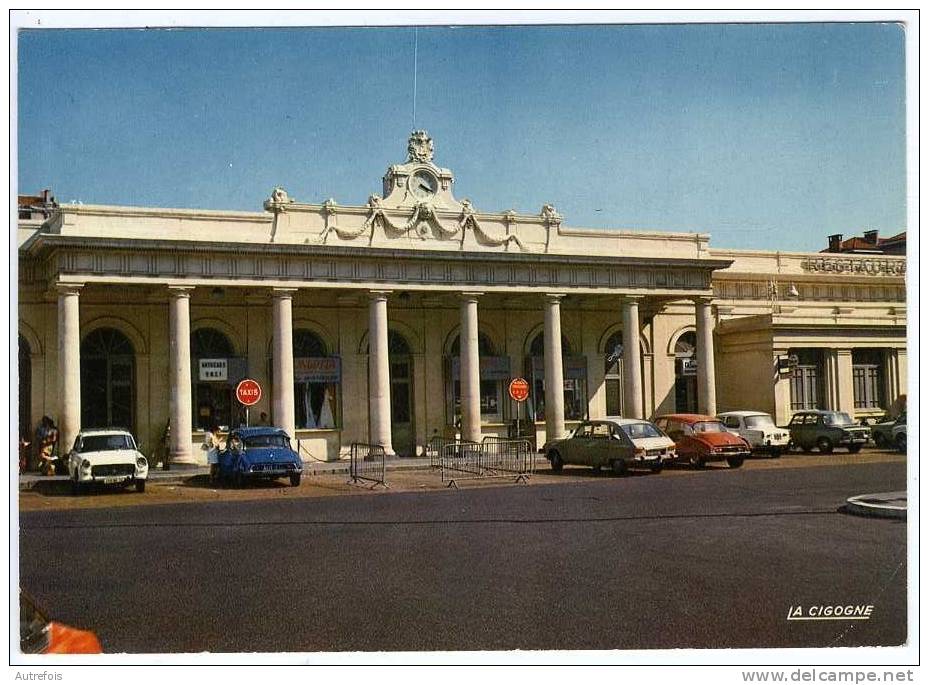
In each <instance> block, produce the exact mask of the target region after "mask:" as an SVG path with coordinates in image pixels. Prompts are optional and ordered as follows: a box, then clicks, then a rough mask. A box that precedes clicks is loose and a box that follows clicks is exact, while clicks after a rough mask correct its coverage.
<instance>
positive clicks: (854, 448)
mask: <svg viewBox="0 0 929 685" xmlns="http://www.w3.org/2000/svg"><path fill="white" fill-rule="evenodd" d="M862 447H863V445H849V446H848V453H849V454H858V453H859V452H860V451H861V448H862Z"/></svg>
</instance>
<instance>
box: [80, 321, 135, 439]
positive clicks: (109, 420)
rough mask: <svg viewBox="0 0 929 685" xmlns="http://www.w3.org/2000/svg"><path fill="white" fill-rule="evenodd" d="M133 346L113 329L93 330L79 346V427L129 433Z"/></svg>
mask: <svg viewBox="0 0 929 685" xmlns="http://www.w3.org/2000/svg"><path fill="white" fill-rule="evenodd" d="M134 366H135V352H134V350H133V348H132V343H131V342H129V339H128V338H127V337H126V336H125V335H123V334H122V333H121V332H119V331H117V330H115V329H113V328H99V329H97V330H95V331H92V332H91V333H89V334H88V335H87V337H86V338H84V341H83V342H82V343H81V427H82V428H109V427H117V428H124V429H126V430H129V431H132V430H133V428H134V426H133V424H134V416H133V407H132V395H133V368H134Z"/></svg>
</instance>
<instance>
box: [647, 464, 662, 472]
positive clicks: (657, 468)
mask: <svg viewBox="0 0 929 685" xmlns="http://www.w3.org/2000/svg"><path fill="white" fill-rule="evenodd" d="M648 468H649V470H650V471H651V472H652V473H661V469H662V468H664V465H663V464H662V463H661V462H658V463H657V464H652V465H651V466H649V467H648Z"/></svg>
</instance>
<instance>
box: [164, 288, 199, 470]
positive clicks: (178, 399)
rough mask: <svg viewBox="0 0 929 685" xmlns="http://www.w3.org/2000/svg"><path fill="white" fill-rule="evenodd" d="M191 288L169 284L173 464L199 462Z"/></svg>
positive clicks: (170, 410) (170, 414) (170, 408)
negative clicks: (196, 455) (194, 438)
mask: <svg viewBox="0 0 929 685" xmlns="http://www.w3.org/2000/svg"><path fill="white" fill-rule="evenodd" d="M192 290H193V288H191V287H186V286H183V287H175V286H168V294H169V297H170V301H169V303H168V307H169V309H168V341H169V353H168V354H169V360H168V362H169V372H168V377H169V381H170V384H171V397H170V400H169V410H168V417H169V419H170V421H171V454H170V456H169V460H170V462H171V463H173V464H196V463H197V460H196V459H195V458H194V449H193V442H192V440H191V433H192V432H193V413H194V408H193V401H192V399H191V396H192V389H191V382H190V377H191V368H190V292H191V291H192Z"/></svg>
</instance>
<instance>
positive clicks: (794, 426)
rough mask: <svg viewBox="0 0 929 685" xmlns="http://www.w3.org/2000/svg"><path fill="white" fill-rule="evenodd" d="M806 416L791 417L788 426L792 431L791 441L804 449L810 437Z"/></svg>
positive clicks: (795, 415) (796, 415)
mask: <svg viewBox="0 0 929 685" xmlns="http://www.w3.org/2000/svg"><path fill="white" fill-rule="evenodd" d="M805 422H806V414H794V415H793V416H792V417H790V423H788V424H787V428H788V429H789V430H790V439H791V440H793V441H794V444H795V445H797V446H798V447H802V446H803V445H805V444H807V442H808V436H807V432H808V431H807V430H806V426H805Z"/></svg>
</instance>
